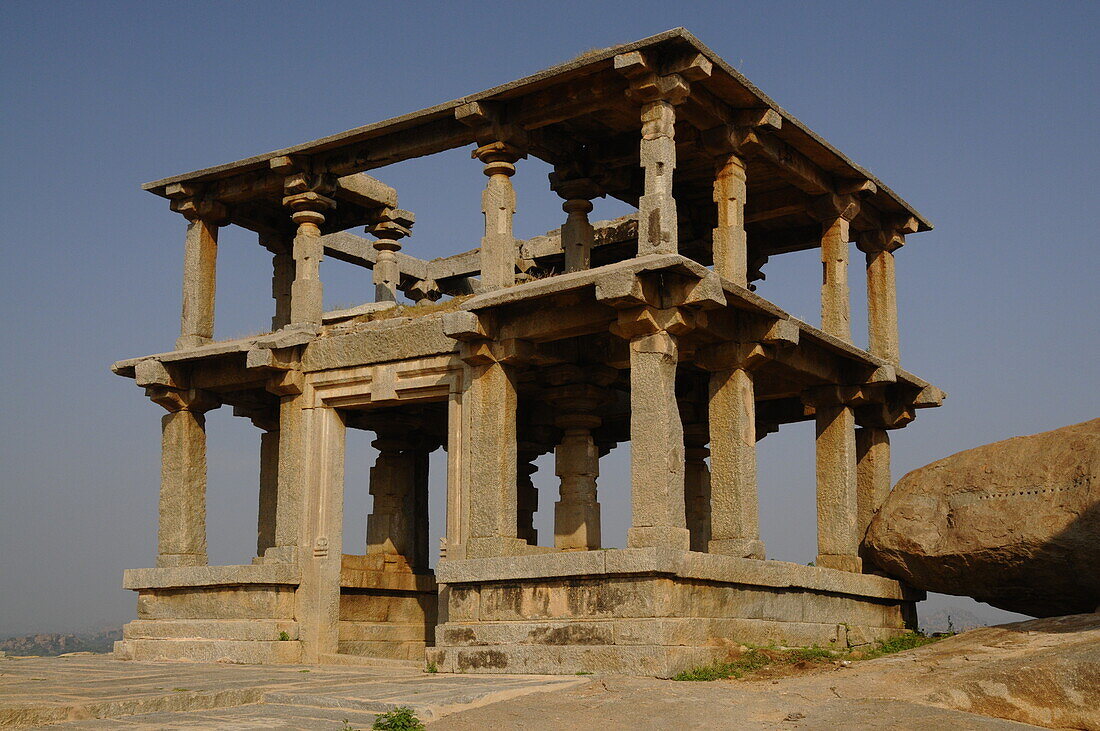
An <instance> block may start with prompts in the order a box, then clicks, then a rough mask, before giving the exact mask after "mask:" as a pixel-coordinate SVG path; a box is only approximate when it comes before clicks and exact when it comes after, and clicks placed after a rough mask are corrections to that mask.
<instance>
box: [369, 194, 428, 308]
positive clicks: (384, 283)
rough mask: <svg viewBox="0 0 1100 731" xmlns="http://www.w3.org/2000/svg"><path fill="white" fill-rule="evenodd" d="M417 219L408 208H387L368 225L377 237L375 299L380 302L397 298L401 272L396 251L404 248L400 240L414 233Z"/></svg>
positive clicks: (375, 245)
mask: <svg viewBox="0 0 1100 731" xmlns="http://www.w3.org/2000/svg"><path fill="white" fill-rule="evenodd" d="M415 220H416V219H415V218H414V217H413V214H412V213H411V212H409V211H402V210H399V209H396V208H386V209H384V210H383V211H382V212H381V213H380V214H379V215H378V222H377V223H375V224H374V225H372V226H370V227H368V228H367V230H368V231H369V232H370V233H372V234H374V235H375V236H376V237H377V240H376V241H375V242H374V248H375V250H376V251H377V252H378V261H377V262H375V264H374V299H375V301H377V302H396V301H397V288H398V285H400V284H401V281H400V280H401V272H400V270H399V269H398V267H397V258H396V256H395V254H396V253H397V252H398V251H400V250H401V243H400V239H402V238H404V237H405V236H408V235H410V234H411V233H412V230H411V229H412V225H413V222H414V221H415Z"/></svg>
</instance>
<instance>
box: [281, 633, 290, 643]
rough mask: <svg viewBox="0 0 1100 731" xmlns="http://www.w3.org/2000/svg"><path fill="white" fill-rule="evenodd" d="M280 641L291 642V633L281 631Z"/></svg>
mask: <svg viewBox="0 0 1100 731" xmlns="http://www.w3.org/2000/svg"><path fill="white" fill-rule="evenodd" d="M279 642H290V634H289V633H287V632H280V633H279Z"/></svg>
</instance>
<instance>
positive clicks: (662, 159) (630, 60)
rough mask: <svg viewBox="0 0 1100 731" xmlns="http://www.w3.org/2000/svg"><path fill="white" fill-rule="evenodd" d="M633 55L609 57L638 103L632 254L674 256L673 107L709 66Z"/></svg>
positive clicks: (699, 59) (689, 60) (694, 59)
mask: <svg viewBox="0 0 1100 731" xmlns="http://www.w3.org/2000/svg"><path fill="white" fill-rule="evenodd" d="M665 66H666V67H667V68H666V69H663V70H667V71H668V72H669V73H658V72H657V64H656V63H655V62H654V61H653V60H652V59H649V58H647V57H646V56H645V55H644V54H642V53H641V52H639V51H633V52H630V53H623V54H620V55H618V56H616V57H615V69H616V70H618V71H619V72H620V73H621V74H623V75H624V76H626V77H627V78H628V79H630V89H629V91H628V95H629V96H630V98H632V99H635V100H637V101H639V102H641V122H642V141H641V147H640V151H639V154H640V160H641V166H642V168H643V169H644V171H645V187H644V192H643V194H642V197H641V198H640V199H639V200H638V255H639V256H642V255H645V254H675V253H677V252H678V249H679V247H678V242H677V237H678V234H677V220H676V200H675V199H674V198H673V197H672V175H673V171H674V170H675V169H676V140H675V137H676V105H678V104H681V103H683V101H684V100H685V99H687V97H688V95H689V94H690V92H691V85H690V83H689V82H691V81H695V80H697V79H702V78H706V77H707V76H710V72H711V64H710V62H709V61H707V60H706V58H705V57H703V56H702V55H697V56H694V57H692V58H686V59H683V60H680V61H678V62H674V63H671V64H666V65H665Z"/></svg>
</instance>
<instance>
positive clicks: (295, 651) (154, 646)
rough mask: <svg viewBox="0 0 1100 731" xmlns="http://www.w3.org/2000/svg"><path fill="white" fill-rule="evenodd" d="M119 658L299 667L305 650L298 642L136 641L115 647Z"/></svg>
mask: <svg viewBox="0 0 1100 731" xmlns="http://www.w3.org/2000/svg"><path fill="white" fill-rule="evenodd" d="M115 656H116V657H119V658H124V659H127V660H191V661H195V662H228V663H237V664H242V665H259V664H272V663H274V664H296V663H300V662H301V661H302V646H301V643H300V642H298V641H296V640H290V641H288V642H282V641H278V640H277V641H274V642H270V641H266V642H265V641H251V642H245V641H239V640H167V639H155V640H154V639H134V640H122V641H120V642H116V643H115Z"/></svg>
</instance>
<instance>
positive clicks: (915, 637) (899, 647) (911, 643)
mask: <svg viewBox="0 0 1100 731" xmlns="http://www.w3.org/2000/svg"><path fill="white" fill-rule="evenodd" d="M942 639H943V636H941V637H928V636H927V635H923V634H921V633H920V632H907V633H906V634H903V635H898V636H897V637H891V638H890V639H888V640H879V641H878V643H877V645H878V646H877V647H876V648H875V649H873V650H871V651H870V652H868V653H867V655H866V659H868V660H870V659H871V658H875V657H882V656H883V655H890V654H893V653H895V652H904V651H905V650H912V649H914V648H916V647H923V646H924V645H930V644H932V643H933V642H938V641H940V640H942Z"/></svg>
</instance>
